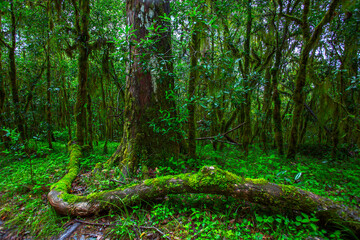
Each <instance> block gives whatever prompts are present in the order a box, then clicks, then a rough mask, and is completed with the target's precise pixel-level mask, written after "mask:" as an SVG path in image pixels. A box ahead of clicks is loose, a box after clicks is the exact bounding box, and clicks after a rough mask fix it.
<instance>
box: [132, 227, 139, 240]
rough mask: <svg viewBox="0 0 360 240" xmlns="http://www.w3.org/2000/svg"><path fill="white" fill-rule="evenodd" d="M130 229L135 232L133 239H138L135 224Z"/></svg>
mask: <svg viewBox="0 0 360 240" xmlns="http://www.w3.org/2000/svg"><path fill="white" fill-rule="evenodd" d="M132 230H133V232H134V233H135V239H136V240H140V237H139V234H138V233H137V231H136V228H135V226H132Z"/></svg>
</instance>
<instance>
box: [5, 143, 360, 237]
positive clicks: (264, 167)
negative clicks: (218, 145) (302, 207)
mask: <svg viewBox="0 0 360 240" xmlns="http://www.w3.org/2000/svg"><path fill="white" fill-rule="evenodd" d="M103 144H104V143H103V142H101V143H100V144H99V146H95V149H94V151H93V152H90V153H88V154H85V155H84V157H83V158H82V160H81V173H80V175H79V176H78V177H77V178H76V179H75V181H74V183H73V185H72V193H73V194H79V195H86V194H88V193H91V192H97V191H102V190H107V189H111V188H114V187H116V186H117V185H119V184H120V183H119V182H118V180H116V179H117V176H118V175H119V174H118V172H119V169H117V168H114V169H112V170H110V171H103V172H101V173H100V174H97V175H94V174H93V173H92V171H91V170H92V169H93V167H94V166H95V164H96V163H98V162H104V161H106V160H107V159H108V158H109V156H110V154H103V153H102V149H103ZM117 144H118V143H111V144H110V146H109V153H112V152H113V151H115V149H116V147H117ZM198 150H199V152H198V159H190V160H189V159H186V160H185V159H181V158H180V159H176V160H175V159H169V161H168V162H167V163H163V165H162V166H159V167H157V168H156V169H149V170H150V171H149V172H150V176H163V175H168V174H178V173H182V172H191V171H197V170H198V169H199V168H200V167H201V166H204V165H217V166H219V167H220V168H222V169H224V170H228V171H231V172H233V173H235V174H237V175H240V176H246V177H250V178H265V179H267V180H269V181H271V182H274V183H282V184H291V185H294V186H297V187H300V188H302V189H306V190H309V191H312V192H314V193H316V194H319V195H321V196H325V197H328V198H331V199H333V200H336V201H340V202H342V203H344V204H347V205H349V206H352V207H359V206H360V198H359V196H360V178H359V176H360V159H359V157H356V156H358V153H356V154H355V157H346V156H345V155H341V154H339V156H338V158H337V159H331V157H330V151H329V149H328V148H327V147H324V146H317V145H316V146H304V147H303V149H302V154H299V156H298V157H297V158H296V160H295V161H288V160H286V159H285V158H283V157H281V156H278V155H277V154H276V153H275V151H274V150H268V151H267V154H266V153H265V152H264V151H263V150H261V149H260V148H258V147H256V146H253V147H252V151H251V152H250V154H249V156H248V157H247V158H245V157H244V156H243V154H242V152H241V150H240V149H238V148H236V147H227V148H224V149H223V150H222V151H214V150H213V149H212V146H211V145H205V146H202V147H199V149H198ZM68 160H69V156H68V153H67V150H66V145H65V144H64V143H58V142H54V149H53V150H49V149H48V148H46V147H45V143H41V142H38V143H37V147H36V151H35V152H33V153H31V154H30V153H25V152H22V151H21V150H18V151H12V152H2V153H0V239H76V240H85V239H89V240H95V239H96V240H98V239H259V240H260V239H346V238H347V239H356V237H355V236H353V235H352V234H351V232H350V231H349V230H348V229H346V228H344V227H342V226H337V228H336V229H335V228H334V227H331V228H329V227H325V228H324V227H323V226H322V225H320V224H319V220H318V219H317V218H316V217H315V215H306V214H301V213H298V212H288V211H286V210H285V209H274V208H272V207H271V206H260V205H256V204H252V203H249V202H245V201H242V202H239V201H236V200H234V199H232V198H231V197H223V196H217V195H210V194H184V195H181V196H179V195H169V196H168V197H166V198H164V199H158V200H156V201H154V202H147V203H141V204H140V205H136V206H131V207H122V206H115V207H114V209H113V210H111V211H110V212H106V213H103V214H102V215H100V216H94V217H90V218H71V217H68V216H60V215H58V214H56V213H55V211H54V210H53V209H52V208H51V206H50V205H49V204H48V201H47V193H48V192H49V188H50V186H51V184H52V183H54V182H57V181H58V180H59V179H60V178H61V177H63V176H64V175H65V174H66V166H67V163H68ZM141 179H142V176H141V175H139V176H137V178H136V179H135V180H137V181H139V180H141ZM73 230H74V231H73Z"/></svg>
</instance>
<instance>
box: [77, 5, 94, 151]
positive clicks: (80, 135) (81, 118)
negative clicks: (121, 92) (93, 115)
mask: <svg viewBox="0 0 360 240" xmlns="http://www.w3.org/2000/svg"><path fill="white" fill-rule="evenodd" d="M73 4H74V7H75V8H77V6H76V2H74V3H73ZM79 10H80V16H79V17H80V21H79V20H78V19H77V21H79V22H77V24H76V25H77V28H78V29H77V31H78V35H79V42H80V43H79V45H78V49H79V60H78V64H79V73H78V74H79V75H78V90H77V94H76V104H75V120H76V139H77V142H78V143H79V144H80V145H84V143H85V139H86V136H85V135H86V132H85V129H86V102H87V82H88V69H89V61H88V58H89V52H90V48H89V38H90V37H89V18H90V1H89V0H80V1H79Z"/></svg>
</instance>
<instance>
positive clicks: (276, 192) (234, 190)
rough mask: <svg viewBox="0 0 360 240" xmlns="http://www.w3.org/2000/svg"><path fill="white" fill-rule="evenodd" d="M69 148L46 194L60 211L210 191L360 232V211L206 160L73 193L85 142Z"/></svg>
mask: <svg viewBox="0 0 360 240" xmlns="http://www.w3.org/2000/svg"><path fill="white" fill-rule="evenodd" d="M69 148H70V151H71V153H70V163H69V172H68V173H67V174H66V175H65V176H64V177H63V178H62V179H61V180H60V181H59V182H57V183H55V184H53V185H52V186H51V191H50V192H49V194H48V200H49V202H50V204H51V205H52V206H53V207H54V209H55V210H56V212H58V213H59V214H62V215H73V216H89V215H93V214H98V213H100V212H101V211H103V210H109V209H111V208H112V207H113V206H117V207H124V206H129V205H134V204H138V203H139V202H141V201H149V200H153V199H156V198H158V197H164V196H166V195H168V194H185V193H209V194H219V195H224V196H231V197H233V198H236V199H239V200H246V201H249V202H253V203H258V204H262V205H265V206H273V207H277V208H281V209H288V210H295V211H300V212H304V213H306V214H312V213H314V212H315V213H316V215H317V217H319V218H320V219H322V220H324V221H325V222H326V223H328V222H333V223H336V224H341V225H340V226H346V227H349V228H351V229H352V230H354V231H355V232H356V233H357V234H358V235H360V211H359V210H357V209H352V208H349V207H347V206H344V205H342V204H340V203H337V202H334V201H332V200H330V199H327V198H324V197H321V196H318V195H315V194H313V193H311V192H308V191H305V190H302V189H300V188H297V187H294V186H291V185H283V184H279V185H278V184H274V183H271V182H268V181H267V180H265V179H251V178H244V177H240V176H237V175H235V174H233V173H230V172H227V171H224V170H221V169H219V168H217V167H213V166H205V167H203V168H201V169H200V170H199V172H198V173H192V174H190V173H188V174H180V175H170V176H164V177H159V178H153V179H147V180H145V181H142V182H140V183H138V184H136V185H133V184H131V185H126V186H123V187H121V188H117V189H114V190H110V191H105V192H99V193H96V194H91V195H88V196H78V195H72V194H69V193H68V192H69V190H70V188H71V183H72V181H73V180H74V179H75V178H76V176H77V174H78V173H79V167H78V164H79V158H80V157H81V147H80V146H79V145H76V144H73V145H70V146H69Z"/></svg>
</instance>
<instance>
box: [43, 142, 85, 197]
mask: <svg viewBox="0 0 360 240" xmlns="http://www.w3.org/2000/svg"><path fill="white" fill-rule="evenodd" d="M69 149H70V161H69V165H68V173H67V174H66V175H65V176H64V177H63V178H62V179H60V180H59V181H58V182H57V183H54V184H53V185H52V186H51V188H50V189H51V190H56V191H58V192H68V190H69V189H70V188H71V183H72V181H74V179H75V178H76V176H77V175H78V173H79V158H80V157H81V148H80V146H79V145H76V144H73V145H70V146H69Z"/></svg>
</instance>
